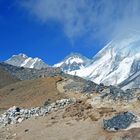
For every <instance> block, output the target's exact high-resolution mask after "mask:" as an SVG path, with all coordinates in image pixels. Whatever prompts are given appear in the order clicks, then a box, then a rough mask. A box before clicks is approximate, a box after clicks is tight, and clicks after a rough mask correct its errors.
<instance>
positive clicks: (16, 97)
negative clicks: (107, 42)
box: [0, 74, 140, 140]
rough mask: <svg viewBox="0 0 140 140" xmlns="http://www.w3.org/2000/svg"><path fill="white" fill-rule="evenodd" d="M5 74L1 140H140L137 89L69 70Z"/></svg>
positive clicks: (1, 92)
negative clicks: (28, 75)
mask: <svg viewBox="0 0 140 140" xmlns="http://www.w3.org/2000/svg"><path fill="white" fill-rule="evenodd" d="M2 76H3V74H2V75H0V78H1V83H2V81H3V80H2ZM6 77H8V78H5V83H6V84H5V85H2V87H1V88H0V114H1V115H0V140H140V133H139V132H140V108H139V106H140V90H139V89H133V90H127V91H125V92H124V91H123V90H121V89H120V88H118V87H114V86H104V85H103V84H100V85H97V84H95V83H93V82H91V81H87V80H84V79H82V78H79V77H76V76H70V75H67V74H61V75H57V76H43V77H38V78H35V79H32V78H31V79H28V80H22V81H21V80H16V81H15V80H14V81H12V80H11V82H10V83H9V82H8V80H9V78H10V79H11V77H9V75H7V74H6ZM12 79H13V77H12ZM13 106H15V107H13ZM9 108H10V109H9Z"/></svg>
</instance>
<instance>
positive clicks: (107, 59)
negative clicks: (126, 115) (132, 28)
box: [70, 33, 140, 85]
mask: <svg viewBox="0 0 140 140" xmlns="http://www.w3.org/2000/svg"><path fill="white" fill-rule="evenodd" d="M134 63H135V64H134ZM138 70H140V34H138V33H130V34H127V35H124V36H121V37H117V38H115V39H114V40H112V41H111V42H110V43H108V44H107V45H106V46H105V47H104V48H103V49H102V50H101V51H100V52H99V53H98V54H97V55H96V56H94V57H93V59H92V61H91V62H90V64H89V65H88V66H86V67H85V68H83V69H80V70H76V71H71V72H70V74H73V75H74V74H75V73H76V75H78V76H80V77H83V78H86V79H89V80H92V81H94V82H96V83H98V84H99V83H104V84H106V85H118V84H120V83H121V82H122V81H124V80H125V79H127V78H128V77H129V76H131V75H132V74H133V73H135V72H136V71H138Z"/></svg>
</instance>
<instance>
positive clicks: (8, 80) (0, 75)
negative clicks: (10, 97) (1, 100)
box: [0, 68, 19, 88]
mask: <svg viewBox="0 0 140 140" xmlns="http://www.w3.org/2000/svg"><path fill="white" fill-rule="evenodd" d="M18 81H19V79H18V78H16V77H14V76H12V75H10V74H9V73H8V72H7V71H5V70H3V69H1V68H0V88H2V87H4V86H7V85H10V84H13V83H15V82H18Z"/></svg>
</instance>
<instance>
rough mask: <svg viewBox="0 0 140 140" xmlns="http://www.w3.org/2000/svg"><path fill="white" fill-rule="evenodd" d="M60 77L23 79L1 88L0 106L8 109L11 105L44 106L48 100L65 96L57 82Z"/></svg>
mask: <svg viewBox="0 0 140 140" xmlns="http://www.w3.org/2000/svg"><path fill="white" fill-rule="evenodd" d="M59 80H61V78H60V77H47V78H39V79H36V80H29V81H21V82H17V83H15V84H11V85H9V86H6V87H4V88H2V89H0V108H1V109H7V108H9V107H11V106H14V105H15V106H19V107H25V108H29V107H35V106H42V105H43V104H44V103H45V102H46V101H49V102H54V101H55V100H58V99H61V98H65V95H64V94H63V93H59V92H58V90H57V87H56V83H57V82H58V81H59Z"/></svg>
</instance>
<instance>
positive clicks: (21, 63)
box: [5, 53, 48, 69]
mask: <svg viewBox="0 0 140 140" xmlns="http://www.w3.org/2000/svg"><path fill="white" fill-rule="evenodd" d="M5 63H7V64H10V65H14V66H18V67H25V68H35V69H41V68H46V67H48V66H47V64H46V63H45V62H43V61H42V60H41V59H39V58H37V57H36V58H32V57H28V56H27V55H25V54H22V53H20V54H18V55H13V56H12V57H11V58H9V59H8V60H6V61H5Z"/></svg>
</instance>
